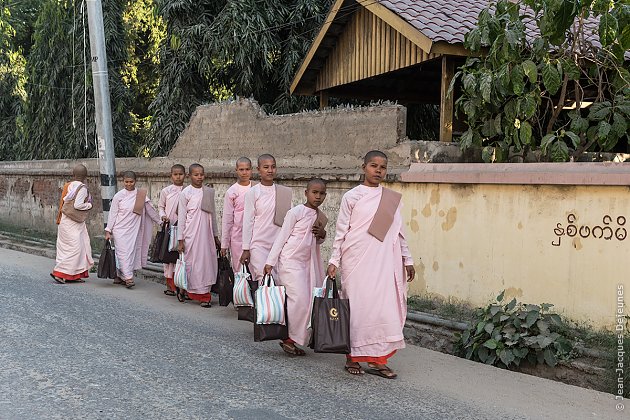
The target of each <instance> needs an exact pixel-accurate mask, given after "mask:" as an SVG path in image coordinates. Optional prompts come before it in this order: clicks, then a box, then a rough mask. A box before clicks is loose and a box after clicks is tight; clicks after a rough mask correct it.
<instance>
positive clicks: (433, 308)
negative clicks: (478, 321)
mask: <svg viewBox="0 0 630 420" xmlns="http://www.w3.org/2000/svg"><path fill="white" fill-rule="evenodd" d="M407 305H408V306H409V309H412V310H415V311H420V312H426V313H430V314H433V315H437V316H439V317H441V318H445V319H450V320H452V321H460V322H471V321H472V320H473V319H474V318H475V308H474V307H473V306H471V305H470V304H468V303H466V302H464V301H461V300H458V299H455V298H452V297H450V298H447V299H446V298H443V297H440V296H434V295H430V294H424V295H416V296H410V297H409V299H408V301H407Z"/></svg>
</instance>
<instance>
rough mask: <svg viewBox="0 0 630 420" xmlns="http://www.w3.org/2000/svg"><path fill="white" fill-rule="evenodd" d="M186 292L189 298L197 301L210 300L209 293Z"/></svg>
mask: <svg viewBox="0 0 630 420" xmlns="http://www.w3.org/2000/svg"><path fill="white" fill-rule="evenodd" d="M187 293H188V297H189V298H190V299H191V300H196V301H198V302H210V301H211V300H212V295H210V293H191V292H187Z"/></svg>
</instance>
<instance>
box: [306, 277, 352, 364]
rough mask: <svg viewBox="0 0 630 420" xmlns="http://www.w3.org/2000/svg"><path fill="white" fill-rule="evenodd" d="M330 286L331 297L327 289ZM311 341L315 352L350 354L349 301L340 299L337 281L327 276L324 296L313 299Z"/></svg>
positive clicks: (310, 345) (311, 346)
mask: <svg viewBox="0 0 630 420" xmlns="http://www.w3.org/2000/svg"><path fill="white" fill-rule="evenodd" d="M331 288H332V291H333V293H332V298H329V297H328V291H329V290H331ZM311 316H312V317H311V326H312V328H313V332H312V334H311V342H310V344H309V347H310V348H312V349H313V350H314V351H315V353H337V354H350V301H349V300H348V299H340V298H339V291H338V290H337V283H336V282H335V280H334V279H331V278H328V280H327V281H326V290H325V293H324V297H316V298H315V299H314V300H313V313H312V315H311Z"/></svg>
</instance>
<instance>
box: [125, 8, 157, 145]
mask: <svg viewBox="0 0 630 420" xmlns="http://www.w3.org/2000/svg"><path fill="white" fill-rule="evenodd" d="M123 20H124V23H125V30H126V38H127V54H128V59H127V61H126V62H125V63H124V65H123V68H122V71H121V73H122V78H123V81H124V83H125V84H126V85H127V86H128V87H129V89H130V91H131V95H132V98H133V100H132V104H131V118H132V120H133V127H132V131H133V135H134V137H136V138H137V139H138V141H139V142H140V148H141V149H142V150H141V152H143V153H145V152H146V151H145V149H146V146H147V145H148V143H150V128H151V121H152V116H151V112H150V111H149V106H150V105H151V103H152V102H153V101H154V100H155V97H156V96H157V93H158V88H159V82H160V74H159V69H160V67H159V65H160V60H159V48H160V44H161V43H162V41H163V40H164V38H165V36H166V24H165V22H164V20H163V19H162V17H161V16H160V15H159V13H158V12H157V6H156V4H155V1H154V0H128V1H127V5H126V8H125V12H124V14H123Z"/></svg>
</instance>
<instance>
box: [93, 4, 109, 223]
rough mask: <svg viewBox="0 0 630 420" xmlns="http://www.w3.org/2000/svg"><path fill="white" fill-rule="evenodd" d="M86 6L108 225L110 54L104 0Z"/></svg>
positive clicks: (97, 133) (104, 215)
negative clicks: (108, 59)
mask: <svg viewBox="0 0 630 420" xmlns="http://www.w3.org/2000/svg"><path fill="white" fill-rule="evenodd" d="M86 6H87V14H88V27H89V29H90V51H91V53H92V80H93V83H94V108H95V114H96V135H97V137H98V160H99V170H100V173H101V197H102V199H103V222H104V224H105V225H106V224H107V217H108V215H109V208H110V206H111V203H112V198H114V194H116V161H115V155H114V136H113V130H112V110H111V104H110V100H109V78H108V76H107V54H106V53H105V29H104V28H103V7H102V5H101V0H87V1H86Z"/></svg>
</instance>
